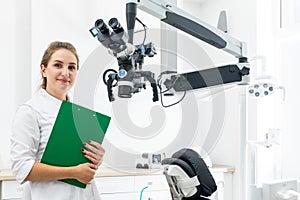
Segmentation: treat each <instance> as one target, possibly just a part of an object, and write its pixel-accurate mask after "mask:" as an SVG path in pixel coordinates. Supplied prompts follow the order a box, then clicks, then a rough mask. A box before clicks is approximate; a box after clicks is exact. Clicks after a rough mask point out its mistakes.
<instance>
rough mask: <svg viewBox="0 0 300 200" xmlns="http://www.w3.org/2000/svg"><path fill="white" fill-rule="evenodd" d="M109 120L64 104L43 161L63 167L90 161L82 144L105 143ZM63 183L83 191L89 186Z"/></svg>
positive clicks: (72, 104) (64, 102)
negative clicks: (85, 155) (83, 151)
mask: <svg viewBox="0 0 300 200" xmlns="http://www.w3.org/2000/svg"><path fill="white" fill-rule="evenodd" d="M110 119H111V118H110V117H109V116H106V115H103V114H101V113H97V112H95V111H93V110H90V109H87V108H84V107H82V106H79V105H76V104H74V103H70V102H67V101H63V102H62V104H61V106H60V109H59V112H58V115H57V117H56V120H55V124H54V126H53V129H52V131H51V135H50V137H49V140H48V143H47V146H46V149H45V152H44V154H43V157H42V160H41V162H42V163H45V164H49V165H54V166H62V167H69V166H76V165H79V164H82V163H86V162H90V161H89V160H88V159H87V158H85V157H84V155H83V153H82V152H81V148H83V143H84V142H89V140H94V141H97V142H99V143H102V141H103V138H104V135H105V133H106V130H107V128H108V125H109V122H110ZM60 181H63V182H65V183H69V184H72V185H74V186H77V187H80V188H85V187H86V184H84V183H81V182H79V181H77V180H76V179H64V180H60Z"/></svg>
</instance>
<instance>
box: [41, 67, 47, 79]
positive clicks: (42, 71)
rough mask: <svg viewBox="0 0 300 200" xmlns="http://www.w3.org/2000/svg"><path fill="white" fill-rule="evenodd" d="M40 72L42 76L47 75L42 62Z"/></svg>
mask: <svg viewBox="0 0 300 200" xmlns="http://www.w3.org/2000/svg"><path fill="white" fill-rule="evenodd" d="M41 73H42V76H43V78H45V77H47V76H46V67H45V65H43V64H41Z"/></svg>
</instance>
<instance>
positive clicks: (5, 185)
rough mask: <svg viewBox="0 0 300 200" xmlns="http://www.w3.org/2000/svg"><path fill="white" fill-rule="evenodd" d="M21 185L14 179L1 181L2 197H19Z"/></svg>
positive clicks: (21, 190) (21, 189) (20, 195)
mask: <svg viewBox="0 0 300 200" xmlns="http://www.w3.org/2000/svg"><path fill="white" fill-rule="evenodd" d="M22 193H23V187H22V186H21V185H20V184H19V183H18V182H16V181H3V182H2V199H21V197H22Z"/></svg>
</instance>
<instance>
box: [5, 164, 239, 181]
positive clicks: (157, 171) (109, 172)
mask: <svg viewBox="0 0 300 200" xmlns="http://www.w3.org/2000/svg"><path fill="white" fill-rule="evenodd" d="M210 171H211V172H212V173H214V172H223V173H233V172H234V171H235V168H234V167H230V166H223V165H216V166H213V167H212V168H210ZM161 174H163V169H162V168H154V169H136V168H118V169H117V168H116V169H113V168H108V167H100V168H99V169H98V170H97V173H96V177H117V176H148V175H161ZM13 180H15V177H14V176H13V174H12V172H11V170H9V169H1V170H0V181H13Z"/></svg>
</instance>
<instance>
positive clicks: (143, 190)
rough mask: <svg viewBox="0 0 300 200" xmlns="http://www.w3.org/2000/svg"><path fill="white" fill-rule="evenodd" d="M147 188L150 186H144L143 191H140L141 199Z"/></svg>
mask: <svg viewBox="0 0 300 200" xmlns="http://www.w3.org/2000/svg"><path fill="white" fill-rule="evenodd" d="M147 188H148V186H146V187H144V188H143V189H142V190H141V193H140V200H142V199H143V192H144V190H145V189H147Z"/></svg>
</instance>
